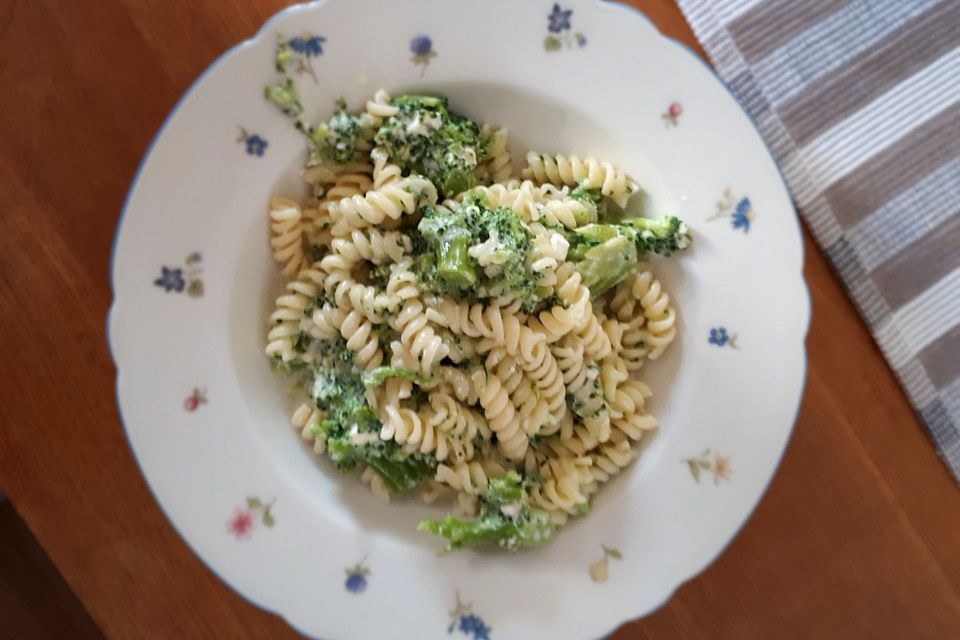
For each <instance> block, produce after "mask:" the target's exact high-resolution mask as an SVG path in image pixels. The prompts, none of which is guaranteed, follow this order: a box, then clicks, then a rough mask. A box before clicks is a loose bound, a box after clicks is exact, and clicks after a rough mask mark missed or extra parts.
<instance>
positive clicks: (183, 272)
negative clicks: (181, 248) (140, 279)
mask: <svg viewBox="0 0 960 640" xmlns="http://www.w3.org/2000/svg"><path fill="white" fill-rule="evenodd" d="M201 262H203V256H201V255H200V252H199V251H194V252H193V253H191V254H190V255H188V256H187V258H186V260H184V266H183V267H167V266H165V265H161V267H160V277H159V278H157V279H156V280H154V281H153V284H154V286H157V287H160V288H161V289H163V290H164V291H166V292H167V293H170V292H171V291H172V292H174V293H183V291H184V289H186V291H187V295H188V296H190V297H191V298H199V297H201V296H203V280H201V279H200V274H201V273H203V267H201V266H200V263H201Z"/></svg>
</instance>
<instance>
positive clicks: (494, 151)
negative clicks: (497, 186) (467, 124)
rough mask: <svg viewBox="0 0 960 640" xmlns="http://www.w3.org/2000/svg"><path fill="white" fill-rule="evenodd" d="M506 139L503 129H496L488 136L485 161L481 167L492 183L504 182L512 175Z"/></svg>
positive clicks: (506, 135) (505, 130)
mask: <svg viewBox="0 0 960 640" xmlns="http://www.w3.org/2000/svg"><path fill="white" fill-rule="evenodd" d="M507 137H508V133H507V129H506V128H505V127H501V128H500V129H497V130H496V131H495V132H493V134H491V135H490V142H489V146H488V147H487V159H486V160H485V161H484V162H483V166H484V168H485V169H486V171H487V173H488V175H489V177H490V180H492V181H493V182H506V181H507V180H509V179H510V176H511V175H512V174H513V166H512V164H511V161H510V150H509V149H508V148H507Z"/></svg>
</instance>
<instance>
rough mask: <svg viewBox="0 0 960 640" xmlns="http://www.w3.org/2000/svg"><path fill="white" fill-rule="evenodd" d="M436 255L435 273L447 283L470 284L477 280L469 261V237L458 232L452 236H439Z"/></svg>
mask: <svg viewBox="0 0 960 640" xmlns="http://www.w3.org/2000/svg"><path fill="white" fill-rule="evenodd" d="M438 245H439V252H438V255H437V275H438V276H439V277H440V279H441V280H443V281H444V282H445V283H447V284H451V285H455V286H470V285H472V284H473V283H474V282H476V281H477V272H476V269H475V268H474V266H473V264H472V263H471V262H470V256H469V254H468V253H467V250H468V249H469V248H470V237H469V236H467V235H465V234H458V235H456V236H454V237H452V238H441V239H440V241H439V243H438Z"/></svg>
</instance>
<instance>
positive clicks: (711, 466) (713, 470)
mask: <svg viewBox="0 0 960 640" xmlns="http://www.w3.org/2000/svg"><path fill="white" fill-rule="evenodd" d="M680 462H683V463H684V464H686V465H687V468H688V469H689V470H690V475H691V476H693V479H694V480H695V481H696V482H697V484H700V476H701V475H702V472H706V473H709V474H710V475H712V476H713V484H715V485H717V484H720V482H721V481H723V480H729V479H730V476H731V474H732V473H733V469H732V467H731V466H730V456H724V455H721V454H719V453H718V452H716V451H712V450H710V449H704V451H703V453H701V454H700V455H699V456H696V457H693V458H683V459H682V460H681V461H680Z"/></svg>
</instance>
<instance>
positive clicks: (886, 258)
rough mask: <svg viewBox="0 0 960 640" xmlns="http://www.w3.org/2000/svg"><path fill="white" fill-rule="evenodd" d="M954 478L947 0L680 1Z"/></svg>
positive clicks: (959, 243)
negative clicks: (762, 137) (758, 134)
mask: <svg viewBox="0 0 960 640" xmlns="http://www.w3.org/2000/svg"><path fill="white" fill-rule="evenodd" d="M679 4H680V8H681V9H682V11H683V12H684V14H685V15H686V17H687V20H688V21H689V22H690V24H691V26H692V27H693V30H694V32H695V33H696V34H697V37H698V39H699V40H700V42H701V43H702V44H703V47H704V49H706V51H707V53H708V54H709V55H710V58H711V59H712V61H713V64H714V66H715V68H716V70H717V72H718V73H719V75H720V77H721V78H722V79H723V80H724V81H725V82H726V83H727V85H728V86H729V87H730V89H731V90H732V91H733V93H734V94H735V95H736V96H737V98H738V99H739V100H740V102H741V103H742V104H743V106H744V107H745V108H746V109H747V111H748V112H749V113H750V115H751V116H752V117H753V120H754V122H756V124H757V126H758V127H759V129H760V131H761V133H762V134H763V136H764V138H765V139H766V141H767V144H768V145H769V146H770V148H771V150H772V151H773V153H774V155H775V156H776V157H777V159H778V160H779V162H780V165H781V168H782V169H783V173H784V177H785V178H786V181H787V184H788V186H789V187H790V190H791V192H792V194H793V198H794V200H795V201H796V203H797V206H798V208H799V210H800V213H801V214H802V215H803V217H804V219H805V220H806V221H807V224H808V225H809V227H810V229H811V230H812V231H813V234H814V236H815V237H816V239H817V242H818V243H819V244H820V247H821V248H822V249H823V251H824V252H825V253H826V254H827V256H828V257H829V259H830V261H831V262H832V263H833V266H834V268H835V269H836V272H837V273H838V274H839V275H840V277H841V279H842V280H843V282H844V284H845V285H846V288H847V291H848V292H849V294H850V295H851V297H852V298H853V299H854V301H855V302H856V304H857V306H858V307H859V309H860V312H861V314H862V315H863V318H864V320H865V321H866V322H867V324H868V325H869V327H870V329H871V331H872V332H873V335H874V337H875V338H876V340H877V343H878V344H879V345H880V348H881V349H882V350H883V352H884V354H885V355H886V358H887V360H888V361H889V363H890V365H891V366H892V367H893V369H894V370H895V371H896V373H897V375H898V377H899V379H900V382H901V383H902V385H903V386H904V388H905V389H906V391H907V394H908V395H909V396H910V399H911V401H912V402H913V405H914V407H915V408H916V410H917V412H918V413H919V414H920V417H921V419H922V421H923V423H924V424H925V425H926V427H927V429H928V431H929V433H930V435H931V437H932V438H933V440H934V441H935V442H936V445H937V447H938V449H939V452H940V455H941V457H942V458H943V459H944V460H945V461H946V463H947V465H948V466H949V467H950V470H951V471H952V472H953V474H954V476H955V477H956V478H957V480H958V481H960V0H909V1H907V0H846V1H844V0H679Z"/></svg>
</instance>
